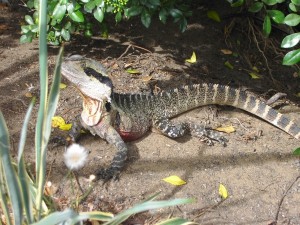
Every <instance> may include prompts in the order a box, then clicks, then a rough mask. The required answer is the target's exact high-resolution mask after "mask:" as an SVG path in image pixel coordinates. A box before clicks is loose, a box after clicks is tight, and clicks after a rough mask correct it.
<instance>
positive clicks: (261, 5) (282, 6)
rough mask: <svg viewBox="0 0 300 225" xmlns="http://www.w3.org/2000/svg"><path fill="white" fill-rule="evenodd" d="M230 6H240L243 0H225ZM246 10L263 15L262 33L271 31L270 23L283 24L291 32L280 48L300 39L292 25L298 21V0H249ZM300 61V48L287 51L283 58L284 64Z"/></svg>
mask: <svg viewBox="0 0 300 225" xmlns="http://www.w3.org/2000/svg"><path fill="white" fill-rule="evenodd" d="M227 1H228V2H229V3H230V4H231V5H232V6H241V5H243V4H245V3H246V1H245V0H227ZM247 3H249V8H248V11H249V12H252V13H260V14H261V15H262V16H263V27H262V30H263V33H264V35H265V36H266V37H268V36H269V35H270V33H271V31H272V24H283V25H286V26H288V27H290V30H291V31H292V32H293V33H292V34H290V35H287V36H286V37H285V38H284V39H283V40H282V42H281V47H282V48H292V47H294V46H296V45H297V44H298V43H299V41H300V32H295V31H294V30H295V29H294V27H296V26H298V25H299V23H300V0H255V1H253V0H251V1H248V2H247ZM298 62H300V49H296V50H292V51H290V52H288V53H287V54H286V55H285V56H284V58H283V64H284V65H294V64H296V63H298Z"/></svg>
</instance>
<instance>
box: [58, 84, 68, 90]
mask: <svg viewBox="0 0 300 225" xmlns="http://www.w3.org/2000/svg"><path fill="white" fill-rule="evenodd" d="M66 87H67V85H66V84H64V83H60V84H59V88H60V89H64V88H66Z"/></svg>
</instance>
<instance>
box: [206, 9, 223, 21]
mask: <svg viewBox="0 0 300 225" xmlns="http://www.w3.org/2000/svg"><path fill="white" fill-rule="evenodd" d="M207 17H208V18H209V19H212V20H214V21H216V22H221V19H220V16H219V14H218V13H217V12H216V11H215V10H208V11H207Z"/></svg>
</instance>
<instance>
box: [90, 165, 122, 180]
mask: <svg viewBox="0 0 300 225" xmlns="http://www.w3.org/2000/svg"><path fill="white" fill-rule="evenodd" d="M119 176H120V171H119V170H118V169H116V168H114V167H110V168H107V169H103V168H101V169H99V170H97V171H96V177H97V180H103V181H104V182H105V183H106V182H107V181H109V180H114V181H115V180H119Z"/></svg>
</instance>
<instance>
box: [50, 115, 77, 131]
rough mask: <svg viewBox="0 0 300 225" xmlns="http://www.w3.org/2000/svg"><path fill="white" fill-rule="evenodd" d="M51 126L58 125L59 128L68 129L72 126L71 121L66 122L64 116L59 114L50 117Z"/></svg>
mask: <svg viewBox="0 0 300 225" xmlns="http://www.w3.org/2000/svg"><path fill="white" fill-rule="evenodd" d="M51 126H52V127H58V128H59V129H60V130H70V129H71V127H72V124H71V123H66V122H65V120H64V118H62V117H61V116H54V117H52V123H51Z"/></svg>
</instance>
